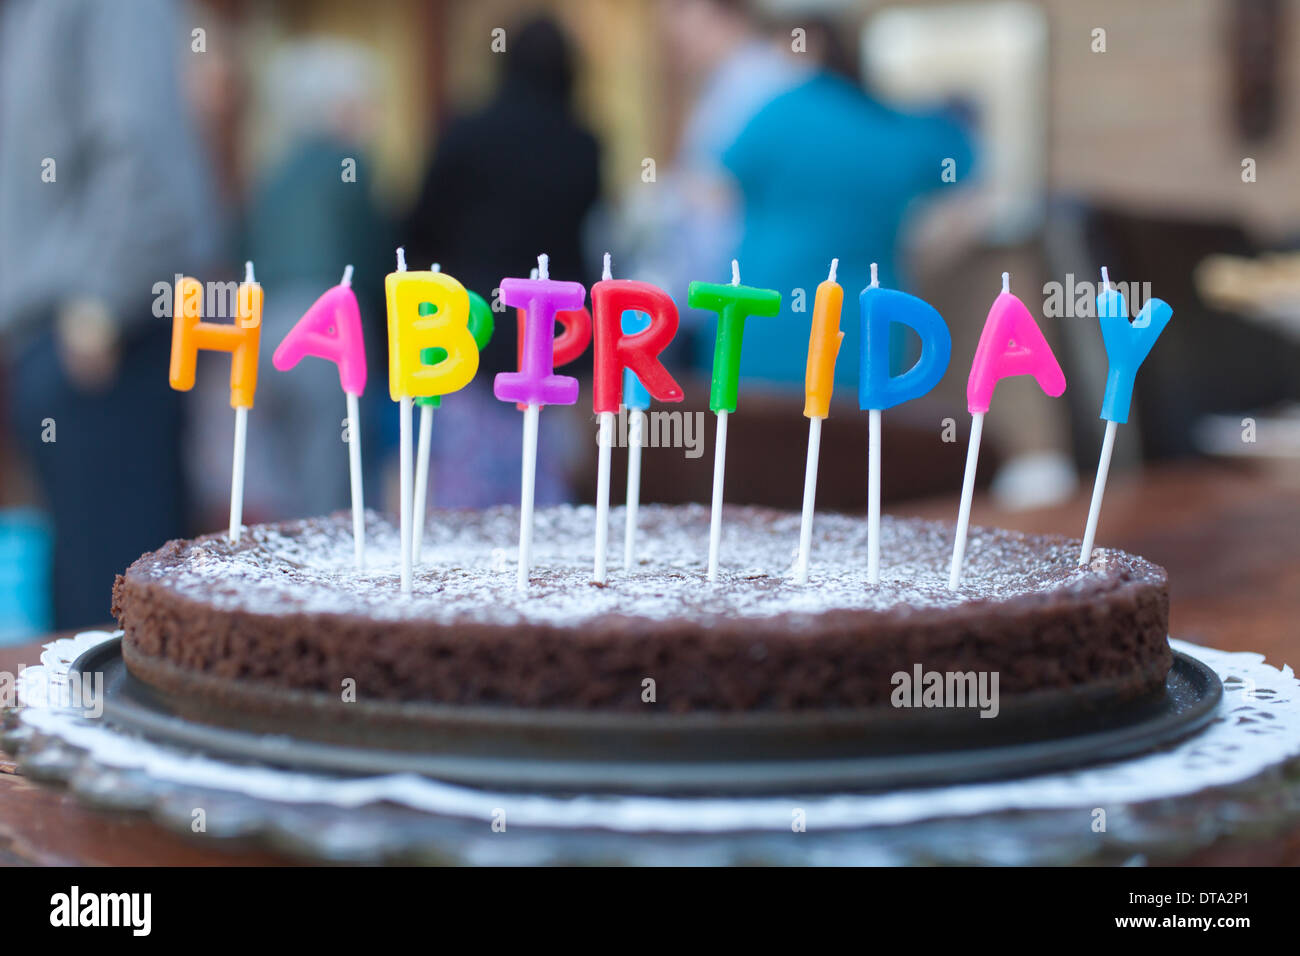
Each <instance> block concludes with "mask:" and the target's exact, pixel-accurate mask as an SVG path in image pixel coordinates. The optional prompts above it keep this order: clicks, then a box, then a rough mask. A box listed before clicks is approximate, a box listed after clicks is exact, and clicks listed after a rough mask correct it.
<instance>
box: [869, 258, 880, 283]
mask: <svg viewBox="0 0 1300 956" xmlns="http://www.w3.org/2000/svg"><path fill="white" fill-rule="evenodd" d="M879 285H880V275H879V266H878V265H877V264H876V263H874V262H873V263H871V288H873V289H874V288H876V287H878V286H879Z"/></svg>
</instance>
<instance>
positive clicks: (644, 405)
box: [622, 312, 650, 570]
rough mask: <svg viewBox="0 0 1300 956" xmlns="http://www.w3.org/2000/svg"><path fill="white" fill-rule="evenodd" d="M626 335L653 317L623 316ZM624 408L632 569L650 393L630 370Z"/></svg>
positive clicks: (627, 542) (626, 540) (627, 552)
mask: <svg viewBox="0 0 1300 956" xmlns="http://www.w3.org/2000/svg"><path fill="white" fill-rule="evenodd" d="M622 324H623V334H624V335H635V334H636V333H638V332H641V331H644V330H645V329H646V328H648V327H649V325H650V316H648V315H643V314H642V313H640V312H624V313H623V320H622ZM623 405H624V406H625V407H626V408H627V410H628V419H629V420H628V436H627V506H626V508H625V509H624V510H625V511H626V515H625V519H624V524H623V568H624V570H627V569H629V568H631V567H632V562H633V561H634V560H635V556H636V525H637V512H638V511H640V508H641V449H642V447H643V446H644V445H645V423H646V414H645V413H646V411H647V410H648V409H649V408H650V393H649V392H648V391H646V387H645V386H644V385H642V384H641V380H640V379H638V378H637V377H636V372H634V371H632V370H631V369H630V368H625V369H623Z"/></svg>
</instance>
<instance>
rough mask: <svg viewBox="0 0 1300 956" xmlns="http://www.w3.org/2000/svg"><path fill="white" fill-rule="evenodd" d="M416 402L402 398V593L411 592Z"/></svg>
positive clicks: (400, 461)
mask: <svg viewBox="0 0 1300 956" xmlns="http://www.w3.org/2000/svg"><path fill="white" fill-rule="evenodd" d="M413 404H414V400H413V399H412V398H411V396H409V395H403V396H402V398H401V402H400V405H401V416H402V421H401V451H400V454H399V456H398V467H399V468H401V471H402V476H401V488H402V500H401V509H402V517H401V526H402V592H403V593H406V594H409V593H410V591H411V508H412V504H413V503H412V501H411V497H412V496H411V408H412V405H413Z"/></svg>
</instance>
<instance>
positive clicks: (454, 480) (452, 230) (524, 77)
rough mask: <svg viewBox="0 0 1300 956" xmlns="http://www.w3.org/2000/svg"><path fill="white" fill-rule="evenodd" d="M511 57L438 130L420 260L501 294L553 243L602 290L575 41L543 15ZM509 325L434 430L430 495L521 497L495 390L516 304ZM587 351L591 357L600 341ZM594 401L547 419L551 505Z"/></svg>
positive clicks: (417, 226) (544, 462)
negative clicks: (591, 235) (492, 83)
mask: <svg viewBox="0 0 1300 956" xmlns="http://www.w3.org/2000/svg"><path fill="white" fill-rule="evenodd" d="M499 55H500V56H501V57H502V58H503V60H504V70H505V72H504V75H503V77H502V82H501V86H500V89H499V90H498V91H497V93H496V95H495V96H494V97H493V99H492V100H491V102H489V103H488V104H487V106H485V107H484V108H483V109H482V110H480V111H478V112H475V113H470V114H468V115H465V116H462V117H459V118H457V119H455V120H453V121H452V122H451V123H450V124H449V125H448V126H447V128H446V130H445V131H444V132H443V134H442V136H441V138H440V139H439V142H438V148H437V155H436V156H435V157H434V160H433V164H432V166H431V167H430V168H429V171H428V173H427V175H426V176H425V178H424V184H423V187H422V188H421V190H420V198H419V200H418V201H417V202H416V204H415V207H414V209H413V210H412V211H411V214H410V217H409V219H408V222H407V225H406V228H405V229H404V231H403V233H402V235H403V238H404V240H405V242H406V258H407V261H408V262H410V263H411V267H412V268H419V269H427V268H429V266H430V264H432V263H434V262H437V263H438V264H439V265H440V266H441V267H442V269H444V270H445V271H446V272H448V273H449V274H450V275H452V276H454V277H455V278H456V279H458V280H459V281H460V282H461V283H463V284H464V285H465V287H466V288H467V289H471V290H473V291H475V292H477V293H479V294H480V295H482V296H483V297H484V298H485V299H487V300H488V301H489V302H492V301H493V299H494V291H495V290H496V288H497V286H498V285H499V284H500V282H501V279H502V278H504V277H506V276H527V275H528V272H529V269H530V268H531V267H532V266H534V265H535V264H536V262H537V256H538V254H539V253H543V252H544V253H546V254H547V255H549V256H550V275H551V278H553V279H563V280H571V281H576V282H581V283H582V284H583V285H585V286H588V287H589V286H590V284H591V282H592V280H593V279H594V278H595V277H594V276H592V275H590V274H589V273H588V271H587V269H586V268H585V265H584V262H583V257H582V251H581V250H582V230H583V223H584V220H585V219H586V218H587V215H588V213H589V212H590V211H591V209H592V207H593V206H594V205H595V204H596V200H597V197H598V195H599V193H600V172H599V165H600V149H599V146H598V145H597V142H596V138H595V137H594V136H593V135H592V134H591V133H590V132H589V131H588V130H586V129H585V128H584V127H583V126H582V125H581V124H580V123H579V122H578V120H577V119H576V118H575V117H574V115H573V110H572V99H573V84H574V58H573V54H572V51H571V47H570V43H569V41H568V39H567V38H566V37H565V35H564V33H563V32H562V31H561V30H560V28H559V26H558V25H557V24H556V23H555V22H554V21H553V20H550V19H546V18H542V19H538V20H534V21H532V22H530V23H528V24H527V25H526V26H524V27H523V28H521V29H518V30H511V31H510V33H509V34H508V39H507V47H506V51H505V52H504V53H503V54H499ZM498 308H499V307H498ZM511 311H512V312H513V310H511ZM496 326H497V328H496V332H495V334H494V336H493V338H492V342H491V344H489V345H488V346H487V348H486V349H485V350H484V353H483V356H482V359H481V361H480V363H479V370H478V374H477V375H476V376H475V378H474V381H473V382H471V383H470V384H469V386H467V387H466V388H464V389H462V390H461V391H459V392H456V393H455V394H453V395H448V396H447V397H446V398H445V400H444V402H443V406H442V407H443V409H444V410H445V411H439V412H438V417H437V419H436V421H435V424H434V427H433V452H432V462H431V466H430V492H429V498H430V501H431V503H432V504H434V505H436V506H438V507H471V508H477V507H485V506H488V505H494V504H517V503H518V501H519V468H520V442H519V435H520V431H519V430H520V422H521V420H520V415H519V412H518V411H517V410H516V409H515V406H514V405H513V404H511V403H507V402H499V401H497V400H496V398H495V397H494V396H493V394H492V382H493V378H494V377H495V375H496V373H497V372H502V371H507V370H513V369H514V368H515V331H516V325H515V318H514V315H513V314H510V315H503V314H502V313H501V312H500V311H498V312H497V321H496ZM579 362H584V363H585V364H586V367H587V368H590V362H591V359H590V351H588V352H587V355H586V356H584V358H583V359H580V360H579ZM576 367H580V366H579V364H578V363H574V364H573V365H569V366H566V367H565V368H564V369H563V371H564V373H566V374H574V372H575V368H576ZM582 404H583V401H582V399H579V403H578V406H577V407H570V408H568V409H551V410H549V411H548V412H547V414H545V415H543V416H542V417H541V421H540V429H541V432H540V437H539V443H540V445H541V447H543V448H545V449H546V453H545V454H543V455H540V456H538V461H537V488H536V495H537V504H538V505H539V506H541V505H543V504H554V503H558V502H564V501H569V500H571V498H572V495H573V487H572V481H571V476H572V474H573V471H574V469H575V467H576V466H577V464H578V462H580V461H581V460H582V443H583V442H585V441H587V440H588V431H587V429H586V426H585V425H583V423H582V421H583V420H582V414H581V411H580V409H581V406H582Z"/></svg>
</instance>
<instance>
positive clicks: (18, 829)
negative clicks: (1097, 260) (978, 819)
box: [0, 463, 1300, 865]
mask: <svg viewBox="0 0 1300 956" xmlns="http://www.w3.org/2000/svg"><path fill="white" fill-rule="evenodd" d="M1292 470H1293V471H1294V470H1295V469H1294V467H1293V469H1292ZM1088 491H1089V489H1082V490H1081V491H1080V492H1079V494H1078V495H1077V496H1076V497H1075V498H1074V499H1073V500H1071V501H1069V502H1067V503H1066V504H1064V505H1059V506H1053V507H1051V508H1043V509H1038V510H1034V511H1021V512H1006V511H1001V510H999V509H998V508H996V507H995V506H994V505H993V503H992V502H991V501H989V500H986V499H977V500H976V504H975V507H974V511H973V514H972V522H973V523H975V524H987V525H998V526H1001V527H1009V528H1016V529H1020V530H1024V531H1044V532H1056V533H1064V534H1070V535H1072V536H1078V535H1080V534H1082V531H1083V523H1084V519H1085V517H1086V514H1087V507H1088V502H1087V497H1088ZM891 510H892V511H893V512H895V513H899V514H914V515H921V516H925V517H931V518H941V519H945V520H948V521H952V520H954V519H955V517H956V503H955V500H953V499H948V498H945V499H943V500H941V501H939V500H935V501H921V502H914V503H909V504H906V505H903V506H899V507H896V508H893V509H891ZM1098 544H1099V545H1101V546H1107V547H1110V546H1114V547H1121V548H1124V549H1126V550H1129V551H1133V552H1135V553H1138V554H1142V555H1144V556H1146V557H1147V558H1149V559H1151V560H1152V561H1155V562H1156V563H1158V564H1161V565H1163V566H1164V567H1165V568H1167V569H1168V570H1169V577H1170V582H1171V588H1170V590H1171V603H1172V612H1171V618H1172V619H1171V622H1170V632H1171V633H1172V634H1173V635H1174V636H1175V637H1178V638H1181V639H1183V640H1187V641H1192V642H1195V643H1200V644H1206V645H1210V646H1213V647H1217V648H1221V649H1224V650H1238V651H1241V650H1250V651H1257V652H1260V653H1263V654H1264V655H1265V657H1266V658H1267V660H1268V661H1269V663H1271V664H1273V665H1275V666H1280V665H1282V664H1288V663H1289V664H1291V665H1292V666H1296V665H1300V480H1297V478H1296V476H1295V475H1294V474H1293V475H1292V476H1290V478H1287V477H1286V476H1285V475H1284V474H1282V473H1280V472H1269V471H1266V470H1263V469H1261V468H1259V467H1249V468H1242V467H1227V466H1220V465H1208V464H1203V463H1202V464H1197V465H1185V466H1178V467H1165V468H1160V469H1154V470H1147V471H1145V472H1143V473H1141V474H1137V475H1132V476H1120V475H1116V476H1113V477H1112V481H1111V485H1110V487H1109V488H1108V490H1107V493H1106V500H1105V507H1104V509H1103V511H1102V522H1101V530H1100V532H1099V534H1098ZM41 643H42V642H36V643H33V644H28V645H24V646H20V647H8V648H0V671H8V672H10V673H14V672H16V671H17V670H18V669H19V668H20V667H21V666H23V665H26V664H33V663H36V662H37V661H38V659H39V655H40V645H41ZM1279 847H1290V848H1291V854H1293V855H1294V856H1295V858H1297V859H1300V831H1297V832H1292V833H1290V834H1286V835H1281V836H1276V835H1275V836H1273V837H1271V838H1270V839H1269V840H1267V841H1264V842H1262V843H1260V844H1259V845H1258V846H1256V847H1252V846H1250V845H1244V846H1243V845H1240V844H1232V843H1226V844H1224V845H1221V846H1216V847H1215V848H1212V849H1211V850H1209V851H1206V852H1204V853H1201V854H1198V855H1197V857H1196V858H1195V859H1193V860H1189V861H1188V862H1195V863H1218V862H1229V863H1234V864H1248V863H1252V862H1258V863H1277V862H1283V860H1282V859H1279V857H1278V848H1279ZM1291 854H1284V856H1287V859H1288V860H1289V861H1291V862H1294V861H1295V860H1294V859H1292V858H1291ZM288 862H291V861H289V860H288V859H286V858H284V857H281V856H278V855H275V854H270V853H263V852H260V851H256V850H250V849H239V848H235V849H231V848H227V847H217V846H214V845H212V844H211V843H206V842H203V841H201V840H198V839H194V840H191V839H187V838H185V837H181V836H177V835H175V834H173V833H171V832H170V831H167V830H164V829H163V828H162V827H160V826H157V825H156V824H153V823H150V822H148V821H146V820H144V819H142V818H140V817H138V816H134V815H130V814H120V813H119V814H109V813H102V812H99V811H94V810H90V809H87V808H85V807H83V806H81V805H80V804H79V803H78V802H77V801H76V799H75V798H73V797H71V796H69V795H68V794H67V793H66V792H64V791H62V790H58V789H53V788H49V787H45V786H41V785H37V784H34V783H32V782H30V781H28V780H26V779H24V778H23V777H22V776H21V775H20V774H18V773H17V772H16V768H15V766H14V764H13V762H12V760H10V759H9V758H8V757H7V756H6V755H4V754H3V753H0V863H11V864H14V863H16V864H92V865H93V864H115V865H139V864H168V865H256V864H276V863H288Z"/></svg>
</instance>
